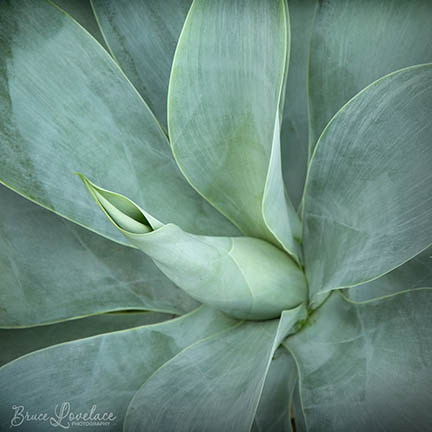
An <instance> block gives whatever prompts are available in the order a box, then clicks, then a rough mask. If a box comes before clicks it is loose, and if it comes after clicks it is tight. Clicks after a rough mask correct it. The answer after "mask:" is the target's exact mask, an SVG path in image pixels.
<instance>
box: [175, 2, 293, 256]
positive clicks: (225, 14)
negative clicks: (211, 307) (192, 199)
mask: <svg viewBox="0 0 432 432" xmlns="http://www.w3.org/2000/svg"><path fill="white" fill-rule="evenodd" d="M285 17H286V15H285V4H284V1H283V0H269V1H265V2H256V3H254V6H253V7H251V5H250V3H249V2H247V1H245V0H235V1H230V2H218V1H208V0H207V1H206V0H196V1H194V3H193V5H192V7H191V9H190V12H189V15H188V17H187V19H186V22H185V24H184V27H183V30H182V33H181V36H180V39H179V42H178V46H177V50H176V54H175V57H174V61H173V66H172V72H171V79H170V87H169V94H168V126H169V135H170V139H171V146H172V148H173V151H174V155H175V158H176V160H177V162H178V164H179V166H180V168H181V170H182V172H183V173H184V174H185V176H186V178H187V179H188V180H189V181H190V183H191V184H192V185H193V186H194V187H195V188H196V189H197V190H198V191H199V192H200V193H201V194H202V195H203V196H204V197H206V198H207V199H208V200H209V201H210V202H211V203H212V204H213V205H214V206H215V207H216V208H218V209H220V211H221V212H222V213H223V214H225V215H226V216H227V217H228V218H230V219H231V220H232V221H233V222H234V223H235V224H236V225H237V226H239V227H240V229H241V230H242V231H243V233H244V234H246V235H248V236H253V237H259V238H263V239H265V240H268V241H270V242H273V243H276V244H280V243H283V246H285V247H286V248H287V249H289V250H290V252H291V253H292V254H294V255H295V252H296V251H295V250H294V249H295V247H294V246H293V244H295V243H294V242H295V240H294V237H296V235H297V233H296V231H295V228H294V227H296V226H298V225H299V222H298V221H297V220H295V219H296V218H297V216H296V214H295V212H292V211H291V212H290V216H291V217H292V218H293V220H289V219H287V218H286V217H287V215H286V211H285V210H284V212H285V214H284V215H282V216H281V217H280V218H279V220H278V224H280V225H281V226H287V227H291V226H292V227H293V228H290V231H291V232H290V239H289V243H290V244H286V241H284V240H283V239H278V238H277V235H274V234H273V232H274V231H277V229H275V227H274V226H273V225H272V223H271V222H269V221H267V220H266V216H265V215H264V214H263V213H264V212H265V211H266V210H265V209H264V211H263V200H264V194H265V192H264V189H265V186H266V180H267V177H268V176H273V175H276V176H279V177H281V175H280V174H279V173H276V174H274V173H273V172H271V170H278V171H280V170H281V167H280V162H279V164H277V163H276V164H275V166H273V167H272V168H270V157H271V153H272V143H273V142H274V137H275V135H277V136H279V133H280V132H279V126H278V125H277V121H279V118H278V117H279V111H278V109H279V103H280V100H281V91H282V84H283V78H284V70H285V65H286V59H287V55H288V47H287V31H288V29H287V22H286V19H285ZM290 103H294V102H293V101H290ZM278 147H279V143H277V151H278V152H280V149H279V148H278ZM269 171H270V173H269ZM276 190H277V193H278V202H283V201H284V200H285V196H284V192H285V191H284V187H283V185H280V188H279V189H276ZM281 190H282V192H283V194H281V192H280V191H281ZM274 193H275V192H274ZM280 205H282V204H280ZM271 219H272V221H273V218H271Z"/></svg>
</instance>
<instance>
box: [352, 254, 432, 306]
mask: <svg viewBox="0 0 432 432" xmlns="http://www.w3.org/2000/svg"><path fill="white" fill-rule="evenodd" d="M425 286H432V249H431V248H429V249H426V250H425V251H423V252H422V253H420V254H418V255H417V256H415V257H414V258H413V259H412V260H410V261H408V262H407V263H405V264H402V265H401V266H400V267H398V268H396V269H395V270H393V271H391V272H390V273H387V274H386V275H384V276H382V277H380V278H378V279H375V280H374V281H372V282H369V283H367V284H364V285H359V286H356V287H354V288H350V289H349V294H348V296H349V298H351V299H352V300H355V301H365V300H372V299H374V298H377V297H383V296H387V295H390V294H396V293H398V292H400V291H406V290H410V289H417V288H421V287H425Z"/></svg>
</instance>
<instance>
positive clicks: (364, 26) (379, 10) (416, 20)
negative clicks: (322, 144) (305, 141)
mask: <svg viewBox="0 0 432 432" xmlns="http://www.w3.org/2000/svg"><path fill="white" fill-rule="evenodd" d="M431 22H432V7H431V2H430V0H410V1H401V0H361V1H351V0H326V1H321V2H320V6H319V9H318V13H317V17H316V20H315V23H314V27H313V29H314V31H313V37H312V44H311V57H310V59H311V63H310V69H309V97H310V108H311V110H310V114H311V137H310V144H311V146H312V149H313V146H315V143H316V141H317V139H318V137H319V136H320V134H321V132H322V131H323V129H324V127H325V126H326V124H327V123H328V121H329V120H330V119H331V118H332V117H333V115H334V114H336V112H337V111H338V109H339V108H341V107H342V105H343V104H345V103H346V102H347V101H348V100H349V99H350V98H352V97H353V96H354V95H355V94H356V93H357V92H359V91H360V90H361V89H363V88H364V87H366V86H367V85H369V84H371V83H372V82H373V81H375V80H377V79H378V78H380V77H382V76H384V75H386V74H388V73H391V72H394V71H396V70H398V69H402V68H405V67H408V66H413V65H416V64H422V63H429V62H432V25H431Z"/></svg>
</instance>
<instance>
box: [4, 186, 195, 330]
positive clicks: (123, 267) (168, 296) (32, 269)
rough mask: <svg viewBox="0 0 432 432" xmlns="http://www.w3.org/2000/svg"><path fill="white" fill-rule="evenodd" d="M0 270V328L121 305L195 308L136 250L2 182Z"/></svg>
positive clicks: (177, 311) (178, 310)
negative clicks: (6, 186)
mask: <svg viewBox="0 0 432 432" xmlns="http://www.w3.org/2000/svg"><path fill="white" fill-rule="evenodd" d="M81 187H82V186H81ZM0 275H1V276H0V327H18V326H31V325H38V324H43V323H49V322H54V321H61V320H66V319H70V318H74V317H79V316H84V315H91V314H96V313H101V312H106V311H112V310H119V309H120V310H121V309H148V310H155V311H164V312H167V313H174V314H182V313H184V312H187V311H190V310H192V309H193V308H195V307H196V306H197V303H196V302H195V301H194V300H193V299H192V298H190V297H189V296H187V295H186V294H185V293H184V292H183V291H182V290H180V289H179V288H177V287H176V286H175V285H174V284H173V283H172V282H171V281H170V280H169V279H168V278H167V277H166V276H164V275H163V273H161V271H160V270H159V269H158V268H157V267H156V266H155V265H154V263H153V262H152V261H151V260H150V259H149V258H147V257H146V256H145V255H144V254H143V253H141V252H140V251H138V250H136V249H132V248H129V247H125V246H121V245H118V244H116V243H113V242H111V241H109V240H107V239H105V238H103V237H101V236H98V235H96V234H94V233H92V232H90V231H88V230H86V229H84V228H81V227H79V226H77V225H76V224H73V223H71V222H68V221H66V220H64V219H63V218H61V217H59V216H57V215H54V214H52V213H51V212H49V211H47V210H45V209H43V208H41V207H39V206H37V205H35V204H33V203H31V202H30V201H28V200H26V199H24V198H22V197H20V196H19V195H17V194H16V193H14V192H12V191H10V190H9V189H7V188H5V187H3V186H0Z"/></svg>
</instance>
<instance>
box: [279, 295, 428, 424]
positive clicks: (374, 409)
mask: <svg viewBox="0 0 432 432" xmlns="http://www.w3.org/2000/svg"><path fill="white" fill-rule="evenodd" d="M431 308H432V291H431V290H430V289H425V290H423V291H416V292H410V293H405V294H398V295H394V296H391V297H390V298H387V299H385V300H380V301H375V302H371V303H366V304H354V303H350V302H348V301H346V300H344V299H343V297H342V296H340V295H339V294H337V293H333V294H332V295H331V296H330V298H329V299H328V300H327V302H326V303H325V304H324V305H323V306H322V307H321V308H320V309H318V310H317V311H316V312H315V314H314V315H313V316H312V317H311V318H310V321H309V323H308V324H307V326H306V327H305V328H304V329H303V330H302V331H300V332H299V333H298V334H296V335H294V336H292V337H290V338H288V341H287V343H288V345H289V346H290V348H291V349H292V351H293V352H294V355H295V357H296V359H297V362H298V364H299V367H300V392H301V398H302V400H303V406H304V411H305V414H306V425H307V427H308V431H310V432H314V431H317V432H321V431H334V432H339V431H340V432H346V431H359V432H360V431H383V432H384V431H387V432H396V431H418V432H423V431H426V430H429V429H430V425H431V424H432V412H431V409H430V407H431V403H432V398H431V391H430V389H431V387H432V375H431V373H430V371H431V368H432V350H431V344H430V335H431V331H432V316H431V313H430V310H431Z"/></svg>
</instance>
